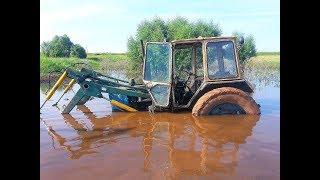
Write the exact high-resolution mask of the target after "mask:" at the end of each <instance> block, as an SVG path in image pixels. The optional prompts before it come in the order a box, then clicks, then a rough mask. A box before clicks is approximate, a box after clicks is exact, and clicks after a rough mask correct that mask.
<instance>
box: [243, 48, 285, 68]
mask: <svg viewBox="0 0 320 180" xmlns="http://www.w3.org/2000/svg"><path fill="white" fill-rule="evenodd" d="M246 67H248V68H257V69H275V70H279V69H280V52H259V53H258V54H257V56H256V57H252V58H250V59H249V60H248V62H247V64H246Z"/></svg>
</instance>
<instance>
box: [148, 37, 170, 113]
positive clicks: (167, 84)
mask: <svg viewBox="0 0 320 180" xmlns="http://www.w3.org/2000/svg"><path fill="white" fill-rule="evenodd" d="M149 44H168V45H169V46H170V49H171V53H170V54H169V64H168V66H169V69H168V71H169V72H168V73H169V74H168V75H169V82H167V83H165V82H156V81H149V80H145V79H144V77H145V68H146V58H147V53H146V51H147V50H146V49H147V48H144V52H143V53H144V55H143V57H144V59H143V83H144V84H145V85H146V87H147V88H148V92H149V94H150V96H151V99H152V101H153V102H154V104H155V105H156V106H160V107H168V106H169V104H170V97H171V89H172V67H173V65H172V64H173V63H172V59H173V58H174V55H173V49H172V44H171V43H170V42H147V43H146V47H148V45H149ZM157 85H164V86H168V87H169V89H168V99H167V103H166V104H165V105H160V104H158V102H157V101H156V100H155V98H154V96H153V95H152V93H151V88H152V87H155V86H157Z"/></svg>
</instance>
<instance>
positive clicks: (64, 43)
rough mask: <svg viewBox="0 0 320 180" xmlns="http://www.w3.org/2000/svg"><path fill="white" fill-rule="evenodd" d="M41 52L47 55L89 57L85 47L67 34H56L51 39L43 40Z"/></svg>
mask: <svg viewBox="0 0 320 180" xmlns="http://www.w3.org/2000/svg"><path fill="white" fill-rule="evenodd" d="M41 52H42V54H44V55H45V56H46V57H60V58H62V57H70V56H73V57H77V58H86V57H87V54H86V51H85V49H84V48H83V47H81V46H80V45H79V44H76V45H74V44H73V43H72V42H71V40H70V38H69V37H68V36H67V35H63V36H57V35H56V36H54V38H53V39H52V40H51V41H47V42H43V43H42V44H41Z"/></svg>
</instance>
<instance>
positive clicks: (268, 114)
mask: <svg viewBox="0 0 320 180" xmlns="http://www.w3.org/2000/svg"><path fill="white" fill-rule="evenodd" d="M44 92H45V88H42V90H40V96H41V102H43V98H44ZM60 94H61V91H59V92H58V93H57V94H55V95H54V97H55V98H53V100H51V101H49V102H48V104H46V105H45V106H44V108H43V109H42V110H41V112H42V114H41V119H40V137H41V139H40V153H41V154H40V172H41V174H40V176H41V179H78V180H81V179H279V174H280V145H279V143H280V135H279V134H280V130H279V129H280V128H279V126H280V118H279V112H280V108H279V88H278V87H271V86H268V87H264V88H262V89H260V90H259V91H257V92H256V93H255V95H254V98H255V99H256V100H257V101H258V103H259V104H260V105H261V110H262V115H261V116H248V115H241V116H207V117H194V116H192V115H191V113H190V112H183V113H156V114H149V113H148V112H137V113H126V112H116V113H115V112H111V108H110V104H109V103H108V102H107V101H105V100H103V99H93V100H91V101H89V102H87V103H86V104H85V105H81V106H78V107H77V108H76V109H74V110H73V111H72V112H71V113H70V114H69V115H62V114H60V112H59V109H58V108H56V107H52V106H51V105H52V104H53V103H54V102H55V101H56V99H57V98H58V97H59V96H60ZM73 94H74V93H73V92H72V91H71V92H69V93H67V95H66V96H65V98H63V99H62V101H61V102H60V103H59V106H58V107H59V108H61V106H63V105H64V104H66V103H67V102H68V100H69V99H70V98H71V97H72V96H73Z"/></svg>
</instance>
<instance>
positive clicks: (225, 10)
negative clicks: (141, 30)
mask: <svg viewBox="0 0 320 180" xmlns="http://www.w3.org/2000/svg"><path fill="white" fill-rule="evenodd" d="M40 3H41V4H40V43H42V42H43V41H47V40H51V39H52V38H53V36H54V35H63V34H67V35H68V36H69V37H70V38H71V41H72V42H74V43H78V44H81V45H82V46H83V47H85V48H87V50H88V51H89V52H126V51H127V39H128V38H129V36H130V35H134V34H135V32H136V28H137V25H138V24H139V23H140V22H141V21H142V20H145V19H151V18H154V17H155V16H158V17H161V18H164V19H165V20H168V19H170V18H173V17H176V16H183V17H186V18H188V19H189V20H191V21H194V20H197V19H202V20H205V21H210V20H213V21H214V22H215V23H217V24H219V26H220V28H221V29H222V32H223V35H225V36H228V35H231V34H232V32H234V31H240V32H244V33H246V34H252V35H254V37H255V40H256V47H257V50H258V51H280V2H279V0H241V1H239V0H223V1H222V0H175V1H170V0H153V1H151V0H135V1H129V0H126V1H125V0H117V1H113V0H67V1H66V0H64V1H63V0H40Z"/></svg>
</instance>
